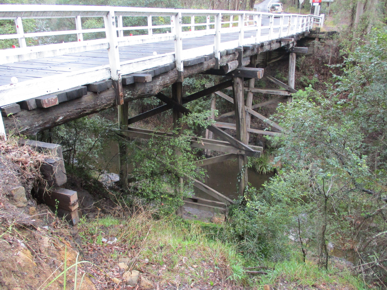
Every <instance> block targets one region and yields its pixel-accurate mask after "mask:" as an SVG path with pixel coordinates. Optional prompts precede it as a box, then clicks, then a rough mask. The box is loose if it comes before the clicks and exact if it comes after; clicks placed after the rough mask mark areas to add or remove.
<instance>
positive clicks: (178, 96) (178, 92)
mask: <svg viewBox="0 0 387 290" xmlns="http://www.w3.org/2000/svg"><path fill="white" fill-rule="evenodd" d="M182 99H183V84H182V83H181V82H176V83H174V84H173V85H172V100H173V101H174V102H176V103H177V104H179V105H182V102H183V100H182ZM181 116H182V114H181V112H180V111H179V110H177V109H175V108H173V127H174V128H176V127H178V126H179V124H178V121H179V119H180V118H181Z"/></svg>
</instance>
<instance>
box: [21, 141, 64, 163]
mask: <svg viewBox="0 0 387 290" xmlns="http://www.w3.org/2000/svg"><path fill="white" fill-rule="evenodd" d="M19 144H20V145H28V146H30V147H32V148H33V149H34V150H36V151H38V152H44V153H47V152H48V153H50V154H51V155H52V156H55V157H59V158H61V159H63V153H62V146H61V145H59V144H53V143H46V142H41V141H35V140H26V139H19Z"/></svg>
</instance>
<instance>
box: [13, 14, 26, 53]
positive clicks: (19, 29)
mask: <svg viewBox="0 0 387 290" xmlns="http://www.w3.org/2000/svg"><path fill="white" fill-rule="evenodd" d="M15 26H16V33H17V34H18V35H19V36H20V38H19V46H20V48H25V47H27V43H26V38H25V37H24V28H23V22H22V19H21V17H16V19H15Z"/></svg>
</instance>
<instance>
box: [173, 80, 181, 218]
mask: <svg viewBox="0 0 387 290" xmlns="http://www.w3.org/2000/svg"><path fill="white" fill-rule="evenodd" d="M172 99H173V100H174V101H175V102H176V103H178V104H180V105H182V104H183V83H182V82H176V83H174V84H173V85H172ZM181 117H182V114H181V113H180V111H179V110H177V109H175V108H173V128H174V129H177V128H178V126H179V125H180V124H179V119H180V118H181ZM179 131H180V130H179ZM175 153H176V155H177V156H179V155H180V154H181V152H180V151H176V152H175ZM179 184H180V186H179V189H178V192H179V194H180V195H181V196H183V190H184V181H183V178H182V177H180V178H179ZM176 214H177V215H179V216H182V214H183V208H182V207H179V208H178V209H177V213H176Z"/></svg>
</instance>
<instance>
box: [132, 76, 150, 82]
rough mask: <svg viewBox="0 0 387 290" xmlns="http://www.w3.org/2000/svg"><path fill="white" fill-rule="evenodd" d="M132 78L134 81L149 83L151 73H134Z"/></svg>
mask: <svg viewBox="0 0 387 290" xmlns="http://www.w3.org/2000/svg"><path fill="white" fill-rule="evenodd" d="M133 79H134V82H135V83H149V82H151V81H152V75H151V74H134V75H133Z"/></svg>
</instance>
